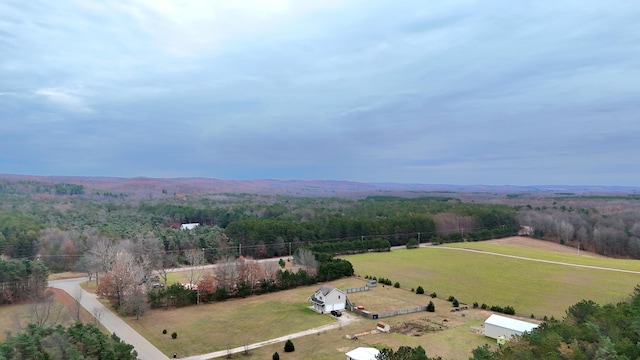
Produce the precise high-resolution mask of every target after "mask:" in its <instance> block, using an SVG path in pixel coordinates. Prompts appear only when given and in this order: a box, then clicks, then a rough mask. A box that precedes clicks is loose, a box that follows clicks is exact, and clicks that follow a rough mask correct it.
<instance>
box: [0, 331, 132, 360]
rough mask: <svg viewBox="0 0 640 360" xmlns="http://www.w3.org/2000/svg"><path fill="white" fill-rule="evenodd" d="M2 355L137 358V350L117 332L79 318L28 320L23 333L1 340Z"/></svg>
mask: <svg viewBox="0 0 640 360" xmlns="http://www.w3.org/2000/svg"><path fill="white" fill-rule="evenodd" d="M0 359H3V360H4V359H6V360H13V359H16V360H19V359H50V360H67V359H74V360H83V359H95V360H135V359H137V353H136V351H135V350H133V346H132V345H129V344H126V343H124V342H123V341H122V340H121V339H120V338H119V337H118V336H116V334H112V335H111V336H108V335H105V334H104V333H102V332H101V331H100V329H98V328H97V327H96V326H94V325H92V324H87V325H84V324H82V323H81V322H77V323H75V324H74V325H72V326H70V327H68V328H65V327H63V326H61V325H58V326H56V327H42V326H36V325H34V324H29V325H28V326H27V328H26V329H25V331H24V332H23V333H21V334H17V335H14V336H10V337H9V338H7V340H6V341H5V342H3V343H0Z"/></svg>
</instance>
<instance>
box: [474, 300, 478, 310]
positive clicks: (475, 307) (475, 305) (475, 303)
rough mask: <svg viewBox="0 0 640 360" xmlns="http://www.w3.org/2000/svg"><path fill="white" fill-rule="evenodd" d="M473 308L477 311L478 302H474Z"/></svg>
mask: <svg viewBox="0 0 640 360" xmlns="http://www.w3.org/2000/svg"><path fill="white" fill-rule="evenodd" d="M473 308H474V309H477V308H478V302H477V301H474V302H473Z"/></svg>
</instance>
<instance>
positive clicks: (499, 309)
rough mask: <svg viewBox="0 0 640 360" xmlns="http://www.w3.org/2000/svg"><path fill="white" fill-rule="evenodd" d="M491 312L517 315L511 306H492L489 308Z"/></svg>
mask: <svg viewBox="0 0 640 360" xmlns="http://www.w3.org/2000/svg"><path fill="white" fill-rule="evenodd" d="M489 310H491V311H495V312H498V313H503V314H507V315H515V314H516V310H515V309H514V308H513V307H511V306H509V305H507V306H505V307H502V306H498V305H492V306H491V307H490V308H489Z"/></svg>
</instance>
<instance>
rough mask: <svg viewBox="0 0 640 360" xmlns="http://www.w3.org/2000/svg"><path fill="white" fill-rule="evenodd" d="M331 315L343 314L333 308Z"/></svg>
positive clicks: (338, 315)
mask: <svg viewBox="0 0 640 360" xmlns="http://www.w3.org/2000/svg"><path fill="white" fill-rule="evenodd" d="M331 315H333V316H336V317H340V316H342V312H341V311H340V310H331Z"/></svg>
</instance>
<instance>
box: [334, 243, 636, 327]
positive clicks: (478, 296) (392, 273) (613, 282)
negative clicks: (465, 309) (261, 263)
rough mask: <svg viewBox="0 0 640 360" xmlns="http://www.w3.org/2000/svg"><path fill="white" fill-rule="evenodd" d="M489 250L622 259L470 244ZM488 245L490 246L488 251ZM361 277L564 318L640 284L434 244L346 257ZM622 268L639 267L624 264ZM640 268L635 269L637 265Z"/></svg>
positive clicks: (631, 278)
mask: <svg viewBox="0 0 640 360" xmlns="http://www.w3.org/2000/svg"><path fill="white" fill-rule="evenodd" d="M469 245H473V246H474V247H475V248H477V249H480V250H485V251H494V252H503V253H506V254H510V255H518V256H529V257H536V258H539V259H544V260H552V261H562V262H567V263H575V264H588V265H593V266H602V267H610V268H616V267H618V266H617V264H618V260H614V259H606V258H602V259H600V258H586V257H580V256H578V255H570V254H558V253H555V252H548V251H541V250H535V251H534V250H531V251H528V250H527V249H519V248H515V247H511V246H507V245H500V246H499V245H496V244H484V243H464V244H457V245H456V246H467V247H469ZM483 246H486V247H483ZM346 259H348V260H349V261H350V262H351V263H352V264H353V266H354V269H355V271H356V273H357V274H359V275H362V276H364V275H369V276H376V277H381V276H382V277H385V278H389V279H391V280H392V281H393V282H395V281H399V282H400V284H401V285H402V286H403V287H411V288H416V287H417V286H418V285H421V286H422V287H423V288H424V289H425V292H427V293H430V292H436V293H437V294H438V296H439V297H448V296H449V295H453V296H455V297H456V298H457V299H458V300H459V301H462V302H465V303H468V304H471V303H473V302H474V301H477V302H478V303H480V304H482V303H486V304H487V305H500V306H505V305H510V306H513V307H514V308H515V309H516V311H517V312H518V313H520V314H523V315H527V314H535V315H536V316H537V317H543V316H544V315H548V316H555V317H562V316H563V315H564V313H565V310H566V309H567V308H568V307H569V306H571V305H573V304H575V303H576V302H578V301H580V300H582V299H591V300H594V301H596V302H599V303H602V304H604V303H610V302H617V301H620V300H623V299H625V298H626V297H627V296H628V295H629V294H630V293H631V292H632V291H633V289H634V287H635V286H636V285H637V284H638V283H639V282H640V275H638V274H629V273H618V272H612V271H604V270H597V269H587V268H577V267H570V266H564V265H556V264H548V263H541V262H533V261H527V260H521V259H512V258H507V257H501V256H495V255H491V254H483V253H478V252H467V251H460V250H453V249H450V248H445V247H444V246H433V247H427V248H419V249H413V250H405V249H403V250H396V251H393V252H392V253H369V254H361V255H353V256H348V257H346ZM620 264H621V265H622V266H620V268H624V269H636V268H640V266H638V265H637V264H635V263H633V262H629V261H621V262H620ZM634 266H635V267H634Z"/></svg>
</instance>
